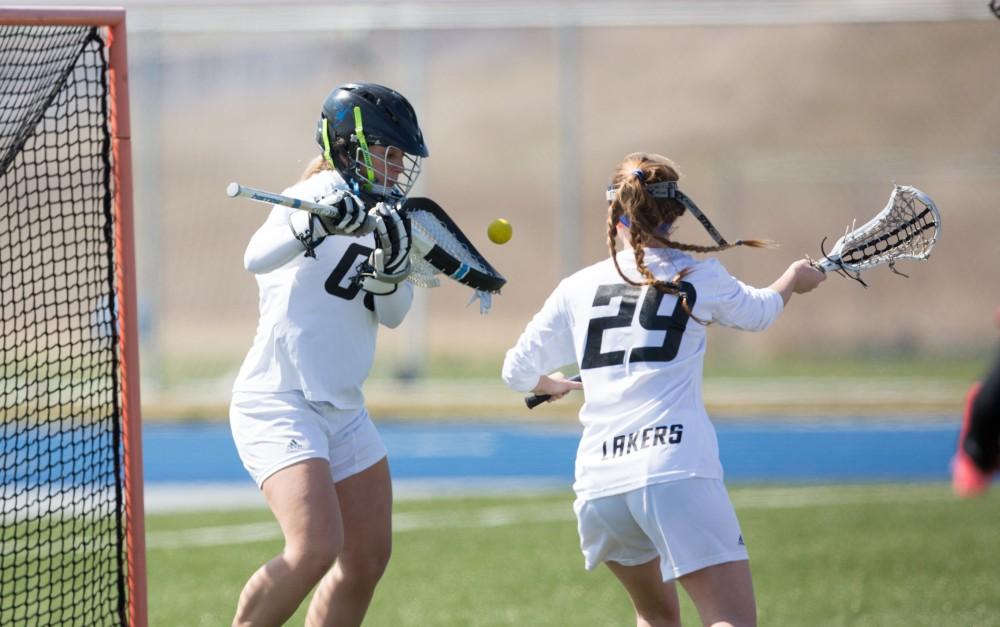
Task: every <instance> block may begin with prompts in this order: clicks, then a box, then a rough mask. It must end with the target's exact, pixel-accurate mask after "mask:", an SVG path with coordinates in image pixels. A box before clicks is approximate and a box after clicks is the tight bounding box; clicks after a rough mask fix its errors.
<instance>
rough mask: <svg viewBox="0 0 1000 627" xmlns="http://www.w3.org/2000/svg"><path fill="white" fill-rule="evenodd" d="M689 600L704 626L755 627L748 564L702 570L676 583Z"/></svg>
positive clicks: (719, 565)
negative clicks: (696, 609) (682, 588)
mask: <svg viewBox="0 0 1000 627" xmlns="http://www.w3.org/2000/svg"><path fill="white" fill-rule="evenodd" d="M679 581H680V582H681V585H682V586H684V590H685V591H686V592H687V593H688V595H689V596H690V597H691V600H692V601H693V602H694V606H695V607H696V608H698V615H699V616H700V617H701V622H702V624H703V625H706V627H707V626H709V625H710V626H711V627H755V626H756V625H757V603H756V601H755V600H754V594H753V581H752V579H751V577H750V562H749V561H747V560H740V561H736V562H726V563H725V564H717V565H715V566H709V567H708V568H702V569H701V570H697V571H695V572H693V573H689V574H687V575H684V576H683V577H681V578H680V579H679Z"/></svg>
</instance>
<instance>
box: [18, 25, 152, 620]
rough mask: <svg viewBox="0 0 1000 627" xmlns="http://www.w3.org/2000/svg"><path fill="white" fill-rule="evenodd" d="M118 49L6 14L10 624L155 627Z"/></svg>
mask: <svg viewBox="0 0 1000 627" xmlns="http://www.w3.org/2000/svg"><path fill="white" fill-rule="evenodd" d="M109 18H110V19H109ZM74 22H79V23H74ZM113 45H117V46H123V45H124V14H123V13H121V12H115V11H99V12H95V13H93V14H88V13H87V12H86V11H74V12H62V13H60V12H59V11H58V10H53V9H49V10H45V9H41V10H39V9H36V10H34V11H28V10H24V11H20V12H18V11H11V10H2V11H0V207H2V213H0V326H2V340H0V341H2V348H0V353H2V359H0V385H2V391H3V394H2V400H3V406H2V408H0V518H2V522H0V545H2V550H0V591H2V592H0V625H88V626H90V625H143V624H145V616H144V614H145V610H144V598H145V590H144V585H145V572H144V571H145V563H144V559H143V557H142V538H141V532H142V526H141V525H142V510H141V473H140V472H139V469H140V466H139V465H138V464H139V463H140V461H141V460H140V459H139V457H138V446H137V445H138V403H137V399H138V389H137V387H136V385H137V382H136V380H135V378H134V373H135V371H136V370H137V363H136V359H135V350H134V347H133V346H132V343H133V342H134V336H132V337H130V334H131V333H132V330H133V329H134V326H135V325H134V323H133V321H132V320H131V319H129V318H127V316H132V315H133V313H132V312H133V311H134V307H131V306H130V305H131V304H132V302H134V291H133V290H132V289H131V286H132V284H133V280H132V279H131V271H130V268H131V266H132V265H133V260H132V248H131V232H130V230H131V213H130V211H131V208H130V206H129V205H130V195H131V189H130V185H129V183H128V181H127V173H128V171H129V167H128V163H127V160H128V158H129V153H128V150H127V148H128V146H127V128H126V129H125V130H126V133H125V135H124V141H125V142H126V143H124V144H123V138H122V136H121V135H120V133H121V132H122V130H123V128H122V124H123V122H124V123H125V125H126V127H127V108H126V101H125V97H126V95H127V88H123V86H122V85H121V84H118V86H117V87H116V84H115V82H114V81H115V80H116V79H120V78H123V77H124V74H125V73H124V71H123V69H122V70H118V69H116V68H115V67H114V63H122V62H123V61H124V54H122V52H121V51H114V52H113V49H112V46H113ZM116 73H117V76H116ZM123 115H124V117H123ZM123 177H125V178H123ZM130 373H131V376H130Z"/></svg>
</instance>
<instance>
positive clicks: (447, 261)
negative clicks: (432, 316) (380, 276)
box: [401, 197, 507, 309]
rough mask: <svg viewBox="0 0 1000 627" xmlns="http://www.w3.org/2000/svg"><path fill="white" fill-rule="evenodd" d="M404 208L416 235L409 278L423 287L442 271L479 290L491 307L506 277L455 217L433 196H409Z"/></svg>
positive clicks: (431, 284) (484, 302) (435, 279)
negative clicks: (470, 239) (492, 300)
mask: <svg viewBox="0 0 1000 627" xmlns="http://www.w3.org/2000/svg"><path fill="white" fill-rule="evenodd" d="M401 210H402V211H403V212H405V213H406V216H407V217H408V218H409V219H410V227H411V231H412V235H413V251H414V252H413V253H411V255H410V261H411V263H412V265H413V269H412V270H411V272H410V277H409V280H410V281H412V282H413V283H414V285H418V286H421V287H435V286H437V285H438V284H439V283H440V281H439V280H438V276H437V275H440V274H443V275H445V276H447V277H448V278H450V279H452V280H455V281H458V282H459V283H462V284H463V285H467V286H469V287H471V288H473V289H474V290H476V295H477V296H479V298H480V300H481V305H485V307H486V308H487V309H488V307H489V297H490V295H491V294H498V293H499V292H500V288H502V287H503V286H504V284H505V283H506V282H507V279H505V278H504V277H503V275H501V274H500V273H499V272H497V271H496V269H495V268H494V267H493V266H492V265H490V262H488V261H487V260H486V258H485V257H484V256H483V255H482V254H481V253H480V252H479V251H478V250H476V247H475V246H474V245H473V244H472V242H471V241H469V238H468V237H466V236H465V233H463V232H462V229H460V228H459V227H458V225H457V224H455V222H454V220H452V219H451V217H450V216H449V215H448V213H447V212H445V210H444V209H442V208H441V206H440V205H438V204H437V203H436V202H434V201H433V200H431V199H430V198H419V197H415V198H407V199H406V200H404V201H403V202H402V204H401Z"/></svg>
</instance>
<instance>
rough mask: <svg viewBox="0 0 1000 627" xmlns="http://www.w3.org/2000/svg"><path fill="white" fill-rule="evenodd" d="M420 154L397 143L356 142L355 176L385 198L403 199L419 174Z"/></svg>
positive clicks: (363, 188)
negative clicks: (363, 144)
mask: <svg viewBox="0 0 1000 627" xmlns="http://www.w3.org/2000/svg"><path fill="white" fill-rule="evenodd" d="M420 162H421V159H420V157H417V156H414V155H411V154H409V153H407V152H405V151H403V150H402V149H401V148H398V147H396V146H381V145H378V144H376V145H374V146H372V145H370V144H369V145H368V146H367V148H365V147H363V146H360V145H359V146H357V148H356V150H355V152H354V159H353V164H352V165H353V172H352V178H353V179H354V182H357V183H358V185H359V187H360V188H361V189H362V190H364V191H366V192H368V193H370V194H372V195H374V196H378V197H381V199H383V200H400V199H402V198H404V197H405V196H406V195H407V194H409V193H410V190H411V189H413V185H414V184H415V183H416V182H417V178H418V177H419V176H420ZM349 182H350V181H349Z"/></svg>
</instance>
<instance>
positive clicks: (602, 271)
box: [503, 248, 784, 499]
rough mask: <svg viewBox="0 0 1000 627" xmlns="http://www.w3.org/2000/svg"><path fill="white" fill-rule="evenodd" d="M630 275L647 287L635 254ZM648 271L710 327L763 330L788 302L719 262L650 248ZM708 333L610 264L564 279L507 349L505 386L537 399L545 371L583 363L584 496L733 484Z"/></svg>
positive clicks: (623, 255)
mask: <svg viewBox="0 0 1000 627" xmlns="http://www.w3.org/2000/svg"><path fill="white" fill-rule="evenodd" d="M618 260H619V263H620V264H621V267H622V271H623V272H625V273H626V275H627V276H629V277H630V278H633V279H635V280H636V281H642V279H641V278H640V275H639V274H638V271H637V270H636V267H635V259H634V256H633V253H632V251H631V250H626V251H622V252H620V253H619V255H618ZM645 262H646V265H647V267H648V268H649V269H650V270H651V271H652V272H653V274H654V275H655V276H657V277H664V278H667V279H669V278H672V277H674V276H675V275H676V274H677V273H678V272H679V271H681V270H683V269H688V270H689V274H687V276H686V277H685V278H684V279H683V282H682V287H683V290H684V291H685V292H686V294H687V301H688V303H689V305H692V311H693V312H694V315H695V316H697V317H698V318H699V319H700V320H702V321H705V322H715V323H717V324H721V325H724V326H728V327H735V328H740V329H746V330H763V329H765V328H767V327H768V326H769V325H770V324H771V323H772V322H774V320H775V319H776V318H777V317H778V315H779V314H780V313H781V311H782V309H783V307H784V303H783V301H782V298H781V295H780V294H779V293H778V292H776V291H775V290H772V289H758V288H754V287H751V286H748V285H745V284H744V283H742V282H740V281H739V280H737V279H735V278H734V277H732V276H731V275H730V274H729V273H728V272H727V271H726V269H725V268H724V267H723V266H722V264H720V263H719V262H718V261H717V260H715V259H708V260H704V261H699V260H695V259H693V258H692V257H690V256H689V255H687V254H684V253H682V252H680V251H676V250H673V249H669V248H662V249H648V250H647V252H646V255H645ZM705 331H706V328H705V326H704V325H702V324H700V323H698V322H697V321H695V320H692V319H690V317H689V315H688V314H687V312H686V311H685V309H684V308H683V306H682V305H681V304H680V302H679V299H678V298H677V297H676V296H672V295H670V294H663V293H661V292H659V291H657V290H656V289H654V288H652V287H649V286H643V287H636V286H631V285H628V284H627V283H625V282H624V281H623V280H622V278H621V277H620V276H619V274H618V272H617V271H616V270H615V267H614V264H613V263H612V261H611V260H610V259H606V260H604V261H602V262H600V263H597V264H594V265H592V266H590V267H588V268H584V269H583V270H580V271H579V272H576V273H575V274H573V275H572V276H570V277H568V278H566V279H564V280H563V281H562V282H561V283H560V284H559V286H558V287H556V289H555V291H554V292H553V293H552V294H551V296H549V298H548V300H546V302H545V304H544V305H543V306H542V309H541V311H539V312H538V313H537V314H536V315H535V317H534V318H533V319H532V320H531V322H530V323H529V324H528V326H527V328H526V329H525V330H524V333H523V334H522V335H521V337H520V339H519V340H518V342H517V344H516V345H515V346H514V347H513V348H511V349H510V350H509V351H508V352H507V356H506V359H505V360H504V365H503V378H504V380H505V381H506V382H507V384H508V385H509V386H510V387H511V388H513V389H515V390H518V391H521V392H527V391H530V390H531V389H533V388H534V387H535V385H537V383H538V378H539V377H540V376H541V375H544V374H549V373H551V372H553V371H555V370H557V369H559V368H562V367H564V366H567V365H569V364H572V363H574V362H575V363H576V364H577V365H579V367H580V374H581V377H582V379H581V380H582V382H583V392H584V404H583V407H582V408H581V409H580V422H581V423H582V424H583V435H582V438H581V440H580V446H579V449H578V451H577V457H576V481H575V483H574V486H573V488H574V490H575V491H576V493H577V494H578V496H580V497H581V498H585V499H589V498H597V497H600V496H607V495H611V494H620V493H624V492H627V491H629V490H633V489H635V488H638V487H642V486H645V485H650V484H654V483H660V482H663V481H672V480H676V479H683V478H688V477H706V478H714V479H721V478H722V466H721V464H720V463H719V449H718V442H717V440H716V435H715V429H714V427H713V426H712V423H711V421H710V420H709V418H708V414H707V413H706V411H705V407H704V404H703V402H702V397H701V387H702V365H703V361H704V355H705V343H706V334H705Z"/></svg>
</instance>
